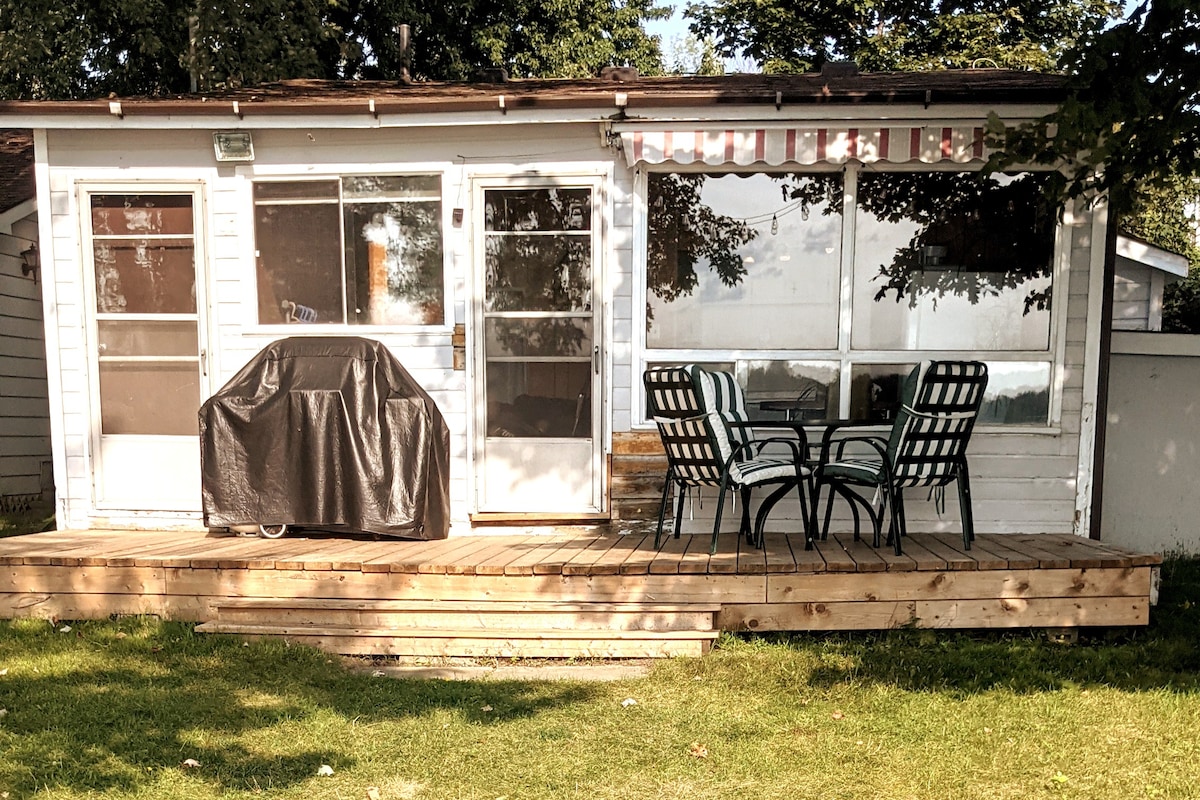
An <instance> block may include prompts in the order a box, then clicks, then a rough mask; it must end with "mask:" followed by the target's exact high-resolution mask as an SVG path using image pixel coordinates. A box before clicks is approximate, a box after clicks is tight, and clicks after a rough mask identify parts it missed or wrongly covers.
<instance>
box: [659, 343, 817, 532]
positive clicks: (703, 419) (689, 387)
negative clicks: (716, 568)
mask: <svg viewBox="0 0 1200 800" xmlns="http://www.w3.org/2000/svg"><path fill="white" fill-rule="evenodd" d="M642 380H643V383H644V385H645V387H646V397H647V401H648V404H649V405H648V407H649V411H650V415H651V417H653V419H654V422H655V424H656V425H657V427H658V433H659V436H660V438H661V439H662V443H663V448H664V449H665V450H666V453H667V476H666V481H665V483H664V485H663V494H662V503H661V505H660V506H659V510H658V529H657V531H656V533H655V537H654V546H655V547H658V546H660V545H661V543H662V531H663V523H664V520H665V518H666V511H667V505H668V503H669V502H670V498H671V491H672V489H673V488H674V489H676V495H677V497H676V510H675V536H676V537H678V536H679V530H680V525H681V524H682V521H683V520H682V518H683V499H684V493H685V492H686V491H688V490H689V489H691V488H693V487H696V488H698V487H701V486H714V487H717V488H718V496H717V511H716V520H715V521H714V522H713V535H712V545H711V547H710V548H709V552H710V553H715V552H716V550H717V536H718V534H719V532H720V530H721V515H722V512H723V510H724V505H725V493H726V491H727V490H729V489H735V490H738V491H739V492H740V494H741V497H742V521H741V526H740V528H739V533H741V534H745V535H747V536H750V537H751V538H752V540H753V541H754V542H755V543H756V544H758V545H759V546H760V547H761V546H762V542H763V528H764V526H765V524H766V518H767V515H768V514H769V513H770V511H771V509H772V508H773V507H774V506H775V504H776V503H778V502H779V500H780V499H782V498H783V497H784V496H785V495H786V494H787V493H788V492H789V491H791V490H792V489H796V490H797V493H798V495H799V497H800V509H801V515H802V519H803V524H804V531H805V546H806V547H808V548H811V547H812V534H811V530H812V529H811V527H810V524H809V516H810V515H809V512H808V497H807V495H808V492H807V489H808V487H809V483H810V478H811V476H812V470H811V469H810V468H809V467H808V466H807V463H806V462H807V460H808V442H807V440H806V439H805V437H804V430H803V429H802V428H800V427H799V426H787V427H788V428H789V429H791V430H793V431H796V432H797V433H798V435H797V436H789V437H774V438H768V439H757V438H755V437H754V434H753V430H752V428H753V427H758V426H759V423H751V422H750V421H749V420H748V419H746V415H745V408H746V404H745V398H744V396H743V395H742V392H741V388H740V387H739V386H738V385H737V382H736V381H735V380H733V376H732V375H729V374H728V373H720V372H708V371H707V370H704V369H703V368H701V367H698V366H696V365H685V366H678V367H658V368H652V369H648V370H646V372H645V374H644V375H643V376H642ZM767 425H773V426H774V427H779V426H778V424H770V423H767ZM768 445H776V446H778V447H780V448H785V449H786V450H787V454H786V455H783V454H779V455H775V454H766V453H764V452H763V451H764V449H765V448H766V447H767V446H768ZM766 484H778V488H776V489H775V490H774V491H773V492H772V493H771V494H770V495H768V496H767V498H766V499H765V500H764V501H763V502H762V504H761V505H760V506H759V509H758V514H757V515H756V517H755V524H754V529H753V531H751V529H750V495H751V491H752V490H753V489H754V488H755V487H757V486H762V485H766Z"/></svg>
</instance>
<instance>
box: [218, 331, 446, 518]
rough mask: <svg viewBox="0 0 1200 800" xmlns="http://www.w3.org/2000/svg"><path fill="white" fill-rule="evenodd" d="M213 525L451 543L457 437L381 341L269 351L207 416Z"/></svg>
mask: <svg viewBox="0 0 1200 800" xmlns="http://www.w3.org/2000/svg"><path fill="white" fill-rule="evenodd" d="M200 439H201V456H200V466H201V474H202V490H203V501H204V522H205V524H206V525H208V526H209V527H224V526H232V525H259V524H266V525H277V524H281V523H283V524H288V525H297V526H301V527H303V526H308V527H314V528H322V529H331V530H354V531H367V532H370V533H378V534H384V535H388V536H404V537H408V538H413V539H444V538H445V537H446V535H447V533H448V531H449V525H450V500H449V480H450V433H449V430H448V429H447V427H446V422H445V420H443V419H442V414H441V412H440V411H439V410H438V408H437V406H436V405H435V404H434V402H433V400H432V399H431V398H430V397H429V395H428V394H426V393H425V390H424V389H422V388H421V387H420V386H419V385H418V384H417V382H416V381H414V380H413V379H412V376H410V375H409V374H408V372H407V370H405V369H404V367H403V366H401V364H400V362H399V361H397V360H396V359H395V357H393V356H392V354H391V353H390V352H389V351H388V349H387V348H386V347H384V346H383V345H382V344H380V343H379V342H376V341H372V340H369V339H361V338H358V337H349V336H347V337H319V338H318V337H294V338H290V339H283V340H281V341H278V342H275V343H274V344H271V345H269V346H267V347H266V348H265V349H263V351H262V352H260V353H259V354H258V355H256V356H255V357H254V358H253V360H251V361H250V363H249V364H247V365H246V366H245V367H244V368H243V369H242V370H241V371H240V372H238V374H237V375H235V376H233V378H232V379H230V381H229V382H228V383H227V384H225V386H223V387H222V388H221V390H220V391H219V392H217V393H216V394H215V395H213V396H212V397H211V398H209V399H208V400H207V401H206V402H205V403H204V405H203V406H201V408H200Z"/></svg>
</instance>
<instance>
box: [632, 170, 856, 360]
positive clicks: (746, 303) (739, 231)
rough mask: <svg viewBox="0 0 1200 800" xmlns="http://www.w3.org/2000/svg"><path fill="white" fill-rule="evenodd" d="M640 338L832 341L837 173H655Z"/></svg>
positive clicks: (662, 341) (770, 345)
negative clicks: (644, 329) (643, 333)
mask: <svg viewBox="0 0 1200 800" xmlns="http://www.w3.org/2000/svg"><path fill="white" fill-rule="evenodd" d="M648 191H649V196H648V204H649V236H648V238H647V275H646V305H647V308H646V341H647V345H648V346H649V347H654V348H721V349H732V348H754V349H817V348H834V347H836V346H837V335H838V295H839V264H840V259H841V230H842V219H841V201H842V179H841V175H792V174H789V175H768V174H761V173H759V174H752V175H734V174H724V175H720V174H654V175H651V176H650V179H649V189H648Z"/></svg>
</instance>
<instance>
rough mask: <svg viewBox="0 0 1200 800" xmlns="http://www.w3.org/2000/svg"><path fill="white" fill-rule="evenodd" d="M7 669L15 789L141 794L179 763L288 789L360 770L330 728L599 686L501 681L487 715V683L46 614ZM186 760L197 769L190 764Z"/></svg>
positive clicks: (7, 652) (508, 708) (4, 646)
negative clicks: (401, 675) (361, 669)
mask: <svg viewBox="0 0 1200 800" xmlns="http://www.w3.org/2000/svg"><path fill="white" fill-rule="evenodd" d="M60 629H61V626H60ZM0 668H6V673H5V674H3V675H0V708H3V709H5V714H4V715H3V718H2V719H0V791H5V792H9V793H10V796H12V797H23V796H28V795H29V794H32V793H33V792H34V791H36V790H37V789H38V788H39V787H46V786H58V787H62V788H63V789H66V790H73V791H79V792H107V791H121V792H131V793H132V792H136V791H138V790H139V789H141V788H144V787H146V786H148V785H151V784H153V783H154V782H155V781H157V780H159V778H160V777H161V775H162V773H163V771H164V770H169V769H175V768H180V769H182V770H183V771H184V772H186V773H187V774H188V776H189V777H191V778H194V779H196V780H200V781H203V782H205V783H207V784H208V785H209V786H211V787H212V789H213V790H214V791H231V790H232V791H238V790H241V791H258V790H261V789H262V788H264V787H273V788H276V789H281V788H287V787H291V786H295V785H297V784H302V783H304V782H305V781H308V780H311V779H313V778H314V777H315V776H317V774H318V770H319V769H320V767H321V765H323V764H327V765H330V766H331V767H333V769H334V771H335V772H339V773H340V772H342V771H344V770H348V769H350V768H352V767H353V766H355V763H356V759H355V756H354V755H353V754H352V752H351V748H350V747H349V746H340V745H339V743H338V742H337V741H336V738H335V737H333V736H330V737H329V738H328V740H327V741H322V742H321V744H320V745H319V746H315V747H314V746H312V745H311V741H312V739H313V736H314V733H313V731H324V730H325V728H324V727H322V726H324V725H329V730H339V729H341V728H340V727H339V726H340V725H341V723H342V722H343V721H349V720H353V721H354V722H355V723H372V722H385V721H395V720H401V719H404V718H421V717H427V716H430V715H432V714H434V713H436V712H438V711H439V710H451V711H453V712H456V713H457V715H458V717H459V719H460V720H462V721H464V722H466V723H479V724H489V723H494V722H495V721H496V719H497V717H502V718H503V719H505V720H511V719H513V718H520V717H529V716H534V715H536V714H538V713H539V711H541V710H543V709H546V708H550V707H555V706H559V705H561V704H565V703H575V702H581V701H586V700H587V699H588V697H589V695H590V689H589V688H588V687H587V686H581V685H577V684H546V683H532V682H531V683H517V682H513V683H507V684H504V685H503V686H497V685H491V686H489V688H488V689H487V697H488V698H491V699H490V701H488V702H491V704H492V705H494V706H496V708H495V709H492V710H491V711H490V712H489V711H485V710H484V708H485V705H486V703H485V701H484V700H483V699H481V698H482V697H483V695H482V690H481V689H480V687H479V685H477V684H471V683H464V682H437V681H420V682H418V681H398V680H390V679H380V678H375V677H372V676H370V675H367V674H362V673H356V672H352V671H348V670H345V669H344V668H343V667H342V665H341V663H340V661H339V659H337V658H335V657H332V656H329V655H327V654H325V653H321V652H319V651H315V650H310V649H308V648H301V647H294V648H289V647H287V646H286V645H284V644H282V643H278V642H264V643H261V644H256V645H254V646H251V647H246V646H244V645H243V644H242V643H241V642H240V641H238V640H234V639H230V638H227V637H204V636H198V635H194V634H193V632H192V629H191V627H190V626H187V625H177V624H170V623H158V622H154V621H151V620H145V619H140V620H120V621H116V622H97V623H78V624H74V625H73V630H72V631H70V632H69V633H65V634H63V633H59V632H57V631H56V630H55V629H54V627H52V626H50V625H48V624H47V623H45V622H34V621H22V622H13V623H3V624H0ZM293 728H294V729H295V731H296V733H295V735H289V732H290V731H291V730H292V729H293ZM305 737H307V741H308V742H309V744H305V741H304V738H305ZM260 743H261V744H260ZM188 759H191V760H194V761H196V762H199V764H200V767H196V768H190V769H189V768H186V767H184V766H183V762H184V761H185V760H188Z"/></svg>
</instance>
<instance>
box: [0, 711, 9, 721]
mask: <svg viewBox="0 0 1200 800" xmlns="http://www.w3.org/2000/svg"><path fill="white" fill-rule="evenodd" d="M7 716H8V709H7V708H0V719H4V718H5V717H7Z"/></svg>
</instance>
